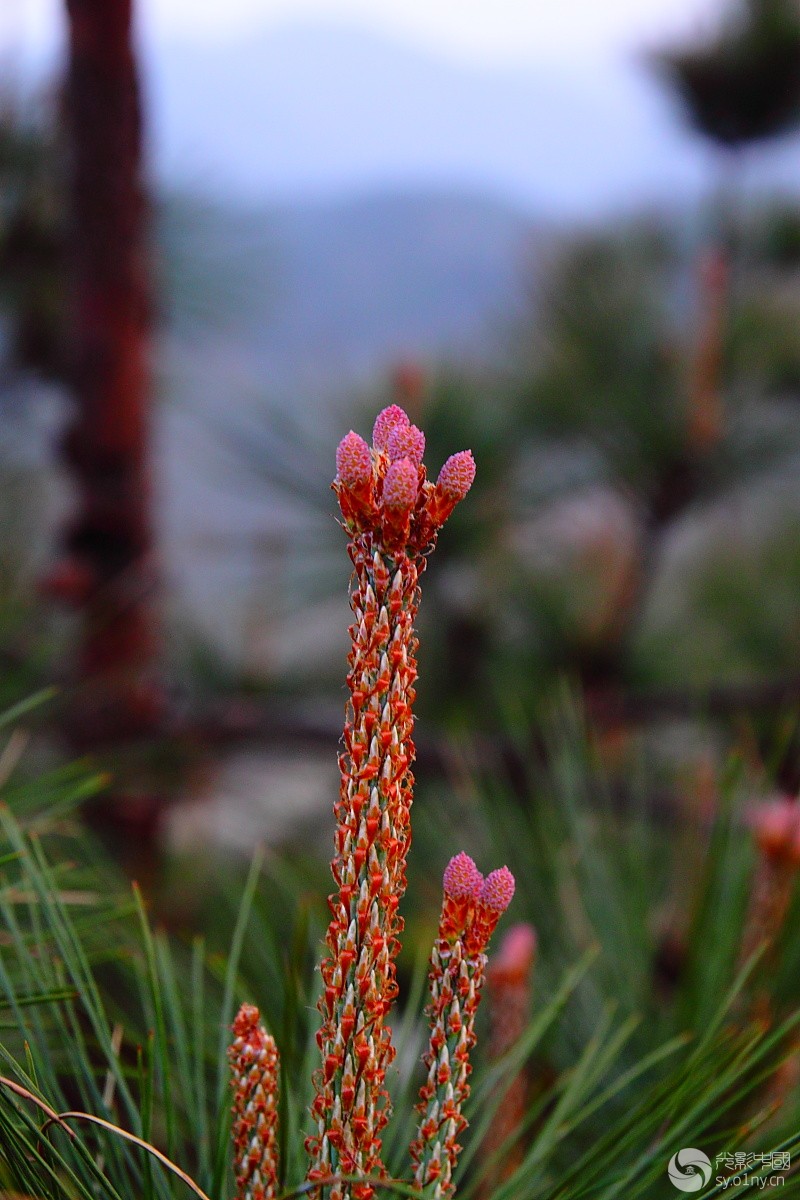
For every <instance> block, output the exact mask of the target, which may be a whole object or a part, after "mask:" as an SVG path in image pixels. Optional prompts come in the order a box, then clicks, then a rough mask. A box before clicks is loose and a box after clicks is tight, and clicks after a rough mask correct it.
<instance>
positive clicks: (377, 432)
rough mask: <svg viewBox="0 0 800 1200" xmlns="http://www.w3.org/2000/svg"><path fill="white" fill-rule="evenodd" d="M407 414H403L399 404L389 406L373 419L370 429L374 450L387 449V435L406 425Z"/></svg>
mask: <svg viewBox="0 0 800 1200" xmlns="http://www.w3.org/2000/svg"><path fill="white" fill-rule="evenodd" d="M408 423H409V422H408V414H407V413H405V412H403V410H402V408H401V407H400V405H399V404H390V405H389V407H388V408H384V409H382V410H381V412H379V413H378V415H377V417H376V418H375V424H374V426H373V428H372V444H373V446H374V447H375V449H376V450H388V449H389V434H390V433H391V432H392V430H393V429H396V428H397V427H398V426H403V425H408Z"/></svg>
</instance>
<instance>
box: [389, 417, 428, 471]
mask: <svg viewBox="0 0 800 1200" xmlns="http://www.w3.org/2000/svg"><path fill="white" fill-rule="evenodd" d="M387 449H388V451H389V458H390V459H391V460H392V462H395V461H396V460H397V459H398V458H407V459H409V460H410V461H411V462H412V463H413V464H414V466H415V467H418V466H419V465H420V463H421V462H422V456H423V454H424V453H425V434H424V433H423V432H422V430H421V429H418V428H417V426H416V425H395V426H394V427H393V428H392V429H391V430H390V432H389V439H388V442H387Z"/></svg>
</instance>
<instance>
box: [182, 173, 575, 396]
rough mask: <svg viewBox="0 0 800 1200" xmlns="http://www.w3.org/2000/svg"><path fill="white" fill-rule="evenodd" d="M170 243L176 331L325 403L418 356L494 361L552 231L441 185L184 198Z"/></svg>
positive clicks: (283, 388)
mask: <svg viewBox="0 0 800 1200" xmlns="http://www.w3.org/2000/svg"><path fill="white" fill-rule="evenodd" d="M160 240H161V244H162V257H163V260H164V262H165V264H166V267H167V270H168V278H167V287H166V293H167V297H168V299H167V301H166V317H167V320H168V326H169V328H170V329H171V330H172V333H173V335H174V336H175V338H176V339H177V340H178V341H180V340H181V339H182V338H184V337H187V338H191V339H193V340H194V341H195V342H196V341H197V338H198V329H205V330H207V331H208V332H209V334H210V337H206V338H205V339H204V340H203V346H201V347H199V348H198V349H197V351H196V352H195V351H193V353H194V354H195V358H196V359H197V357H198V356H199V358H200V359H202V358H203V357H204V356H205V355H210V356H213V357H214V359H215V360H219V361H221V358H220V346H221V345H222V344H223V343H224V344H226V346H227V349H226V351H225V356H224V357H225V360H226V363H227V365H229V360H230V355H231V354H233V353H236V354H238V355H239V356H240V357H241V358H242V360H243V361H244V362H246V363H247V364H248V366H249V370H250V372H251V373H252V375H253V377H254V379H258V380H260V381H261V390H262V391H263V392H264V393H265V394H267V395H270V394H271V395H273V396H274V395H278V396H280V395H282V394H285V393H292V394H298V393H302V394H304V395H305V396H307V397H309V398H315V397H318V398H323V397H324V396H325V395H330V394H331V392H337V391H338V392H341V390H342V389H343V388H346V387H348V386H350V387H352V386H358V385H359V384H360V383H363V382H365V381H366V380H369V379H371V378H372V377H373V376H374V375H375V373H376V372H378V371H380V370H385V369H386V367H387V366H388V365H390V364H391V363H393V362H396V361H398V360H401V359H404V358H407V357H413V358H423V359H427V358H436V359H441V358H442V357H445V358H447V357H451V358H452V357H458V358H460V359H462V360H463V359H465V358H466V359H468V360H479V359H480V358H481V357H482V356H485V355H486V353H487V352H488V351H489V349H490V346H491V343H492V341H493V340H496V338H497V336H498V334H499V333H500V332H501V331H502V330H503V329H504V328H506V327H507V326H508V324H509V322H510V321H511V319H512V318H513V316H514V314H515V313H516V312H517V311H518V309H519V306H520V304H521V302H522V301H523V298H524V296H525V293H526V291H527V290H528V289H529V287H530V285H531V282H532V278H533V276H535V275H536V273H537V271H538V265H539V262H540V260H541V254H542V248H543V246H544V245H548V246H549V245H550V244H551V243H552V234H550V233H549V232H548V225H547V224H545V223H543V222H534V221H533V220H532V218H531V217H529V216H527V215H526V214H524V213H522V212H520V211H519V210H518V209H515V208H513V207H512V206H511V205H508V204H502V203H500V202H499V201H493V200H491V199H487V198H485V197H479V196H476V195H470V194H458V193H455V192H436V191H434V192H424V193H423V192H420V193H410V192H409V193H378V194H376V195H374V196H371V197H362V198H360V199H356V200H349V201H332V202H324V201H318V202H316V203H306V204H302V205H292V204H285V205H277V204H272V205H269V206H265V207H263V208H260V209H252V210H243V209H242V208H231V207H227V208H226V207H222V206H219V205H208V204H206V205H202V204H199V203H198V202H197V201H193V200H190V201H179V200H173V201H170V202H169V203H167V204H166V205H165V206H164V207H163V209H162V213H161V218H160ZM204 375H205V373H204ZM201 386H202V382H201Z"/></svg>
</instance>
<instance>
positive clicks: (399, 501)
mask: <svg viewBox="0 0 800 1200" xmlns="http://www.w3.org/2000/svg"><path fill="white" fill-rule="evenodd" d="M418 492H419V474H418V472H417V468H416V467H415V466H414V464H413V463H412V462H411V461H410V460H409V459H407V458H401V459H398V461H397V462H393V463H392V464H391V466H390V467H389V470H388V471H387V472H386V478H385V479H384V481H383V503H384V507H385V508H391V509H395V510H397V511H400V512H402V511H406V510H408V509H411V508H413V507H414V504H415V503H416V499H417V493H418Z"/></svg>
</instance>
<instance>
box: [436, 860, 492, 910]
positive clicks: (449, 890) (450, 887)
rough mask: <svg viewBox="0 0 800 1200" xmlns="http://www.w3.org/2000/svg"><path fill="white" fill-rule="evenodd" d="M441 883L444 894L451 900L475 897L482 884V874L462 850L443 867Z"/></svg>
mask: <svg viewBox="0 0 800 1200" xmlns="http://www.w3.org/2000/svg"><path fill="white" fill-rule="evenodd" d="M443 883H444V894H445V896H447V897H449V899H451V900H469V899H470V898H471V897H475V899H477V897H478V895H479V894H480V890H481V887H482V886H483V876H482V875H481V873H480V871H479V870H478V868H477V867H476V866H475V863H474V862H473V860H472V859H471V858H470V856H469V855H468V854H465V853H464V852H463V850H462V852H461V853H460V854H456V856H455V858H451V859H450V862H449V863H448V864H447V866H446V867H445V870H444V879H443Z"/></svg>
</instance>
